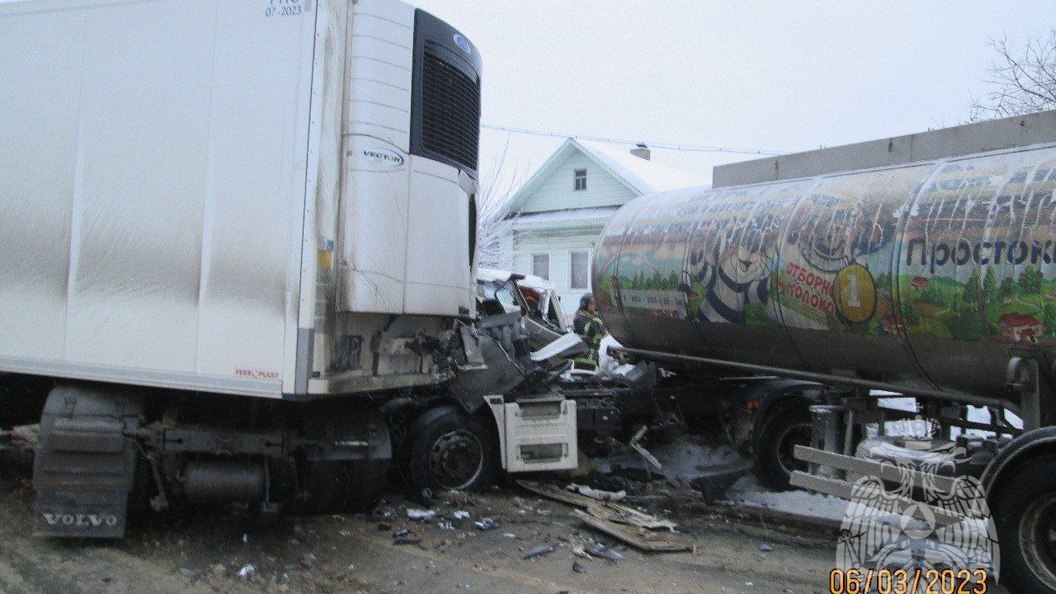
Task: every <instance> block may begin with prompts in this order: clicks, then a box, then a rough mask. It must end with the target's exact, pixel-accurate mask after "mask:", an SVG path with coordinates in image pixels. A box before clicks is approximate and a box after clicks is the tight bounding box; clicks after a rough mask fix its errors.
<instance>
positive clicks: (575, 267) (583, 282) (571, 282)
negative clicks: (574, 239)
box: [568, 252, 590, 289]
mask: <svg viewBox="0 0 1056 594" xmlns="http://www.w3.org/2000/svg"><path fill="white" fill-rule="evenodd" d="M589 260H590V258H589V255H588V254H587V252H569V253H568V288H569V289H586V288H587V283H588V282H589V278H590V262H589Z"/></svg>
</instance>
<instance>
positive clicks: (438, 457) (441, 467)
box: [429, 429, 484, 490]
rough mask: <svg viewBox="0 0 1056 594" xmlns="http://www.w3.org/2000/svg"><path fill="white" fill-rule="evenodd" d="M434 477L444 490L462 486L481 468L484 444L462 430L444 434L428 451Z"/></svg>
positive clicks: (482, 465) (473, 477) (476, 475)
mask: <svg viewBox="0 0 1056 594" xmlns="http://www.w3.org/2000/svg"><path fill="white" fill-rule="evenodd" d="M429 468H430V470H431V471H432V473H433V479H434V480H435V481H436V483H437V484H438V485H440V486H441V487H443V488H445V489H456V490H457V489H465V488H467V487H469V486H470V485H472V484H473V481H475V480H476V479H477V477H478V476H480V473H481V472H483V470H484V446H483V445H481V443H480V440H479V439H477V436H476V435H473V434H472V433H471V432H469V431H466V430H465V429H459V430H456V431H451V432H448V433H445V434H443V435H441V436H440V437H438V438H437V439H436V441H435V442H433V447H432V450H431V451H430V452H429Z"/></svg>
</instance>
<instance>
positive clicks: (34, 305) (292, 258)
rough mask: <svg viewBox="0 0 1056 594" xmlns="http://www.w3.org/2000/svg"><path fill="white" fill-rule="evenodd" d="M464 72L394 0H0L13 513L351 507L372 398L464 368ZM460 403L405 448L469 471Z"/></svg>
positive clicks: (453, 54)
mask: <svg viewBox="0 0 1056 594" xmlns="http://www.w3.org/2000/svg"><path fill="white" fill-rule="evenodd" d="M480 77H481V59H480V55H479V53H478V52H477V49H476V47H475V46H474V45H473V44H472V43H471V42H470V41H469V40H468V39H467V38H466V37H464V36H463V35H462V34H460V33H459V32H458V31H456V30H455V29H453V28H452V27H450V26H449V25H447V24H446V23H444V22H442V21H440V20H438V19H436V18H435V17H433V16H431V15H429V14H427V13H425V12H423V11H420V10H416V9H414V8H413V7H411V6H408V5H406V4H403V3H400V2H396V1H393V0H357V1H352V2H350V1H347V0H239V1H237V2H234V1H228V0H197V1H190V0H187V1H182V0H166V1H152V0H132V1H127V2H112V1H108V0H62V1H58V0H15V1H10V2H4V3H0V80H3V81H4V84H3V85H0V105H3V106H5V107H4V109H0V248H2V249H0V386H2V388H0V428H2V426H10V425H12V424H14V423H16V422H26V421H27V420H32V417H34V416H35V415H39V414H40V413H41V412H42V413H43V414H42V416H40V417H39V419H40V425H41V437H40V444H39V446H38V448H37V457H36V460H35V468H34V481H35V486H36V489H37V493H38V501H37V512H38V513H37V531H38V532H39V533H41V534H45V535H55V536H98V537H112V536H119V535H121V534H122V533H123V531H124V528H125V524H126V517H127V515H128V514H126V510H132V511H136V510H138V509H139V508H143V507H146V506H147V505H148V504H149V505H153V506H154V507H155V508H160V507H164V506H166V505H167V504H168V502H169V501H172V500H174V499H177V498H182V499H241V500H249V501H258V502H261V503H262V504H264V505H265V506H271V507H274V506H276V505H278V504H280V503H283V502H287V503H288V502H296V503H297V504H298V505H299V506H301V507H304V508H307V509H309V510H336V509H348V508H363V507H367V506H370V505H372V503H373V502H374V501H375V500H376V498H377V497H378V493H379V489H380V487H381V485H382V482H383V480H384V477H385V474H386V473H385V468H386V466H387V463H388V461H389V459H390V458H391V457H392V450H393V444H392V443H391V441H390V434H389V429H388V427H387V426H386V422H385V419H384V418H383V415H382V412H381V410H380V407H381V404H382V403H383V402H384V401H386V400H389V399H391V397H392V396H394V395H402V396H410V397H413V398H415V399H417V400H419V401H422V400H429V399H430V398H433V396H436V398H433V400H432V401H435V402H443V397H442V386H443V384H444V383H445V382H447V381H448V380H450V379H451V378H452V377H453V376H454V375H455V374H456V372H457V370H458V368H459V366H460V363H465V362H466V360H467V359H466V356H465V349H464V346H463V345H464V341H463V338H469V337H470V335H471V334H472V332H471V331H470V330H468V329H467V328H468V327H467V326H465V322H466V321H467V320H469V319H470V318H471V317H472V316H473V315H474V311H475V300H474V299H475V297H474V288H473V262H472V259H473V253H474V246H473V240H474V237H475V231H474V230H475V223H476V221H475V210H476V209H475V205H474V194H475V190H476V181H475V180H476V177H477V150H478V135H479V120H480V80H481V79H480ZM424 408H427V407H422V406H418V407H416V408H415V410H416V411H417V412H421V411H422V410H423V409H424ZM471 408H472V407H468V408H467V409H466V410H460V409H457V408H453V407H445V408H441V409H439V410H440V411H441V412H439V413H437V412H433V415H432V416H433V417H439V418H440V420H441V421H443V422H446V423H449V424H451V425H452V426H453V427H455V430H452V431H448V432H446V433H445V432H440V435H441V436H444V435H448V434H449V433H454V434H456V435H455V437H450V436H449V437H446V438H445V439H440V437H439V436H438V437H437V440H436V442H435V443H433V442H431V443H430V444H426V445H425V446H422V445H421V444H418V445H419V449H421V448H423V447H424V448H425V452H426V453H425V454H423V455H425V456H430V455H432V456H441V457H443V456H448V457H449V458H451V459H453V460H454V459H458V460H461V461H462V463H463V466H465V465H466V464H470V465H472V464H473V463H476V464H477V467H472V468H469V469H468V470H466V469H463V473H469V478H470V479H472V478H475V477H478V476H479V474H480V470H481V468H482V467H481V465H482V464H484V463H486V462H489V461H492V460H494V459H496V458H495V456H492V457H491V458H489V457H488V456H486V455H485V454H486V453H487V451H490V449H497V444H495V443H494V439H495V438H494V437H493V435H492V434H493V433H494V425H493V423H494V422H495V421H494V418H493V417H491V416H490V415H491V413H490V411H488V407H482V408H481V409H480V410H481V411H482V413H481V414H484V415H488V416H483V417H473V416H471V415H470V414H469V413H468V412H467V410H469V409H471ZM434 410H437V409H434ZM467 419H469V420H468V421H467ZM482 420H483V421H486V422H482ZM434 421H435V419H434ZM423 422H424V421H423ZM489 422H490V423H492V424H491V425H490V426H489V425H488V423H489ZM467 423H468V424H469V425H471V430H468V431H467V430H465V429H464V427H465V425H466V424H467ZM482 427H483V429H482ZM433 429H434V430H433V433H436V432H437V431H436V430H435V428H433ZM419 432H421V431H420V428H419ZM467 433H468V434H469V436H470V437H472V438H474V439H476V442H475V443H473V442H472V440H469V443H468V444H467V439H466V438H465V435H466V434H467ZM482 434H483V435H482ZM459 436H462V439H461V441H460V440H459V439H457V437H459ZM474 447H475V448H476V450H473V448H474ZM467 450H468V452H469V453H468V454H467ZM459 456H461V458H459ZM474 456H475V457H474ZM465 459H468V460H469V462H468V463H467V462H465ZM461 478H462V479H465V478H466V476H462V477H461ZM458 479H459V477H457V476H456V477H454V478H453V479H451V480H452V481H454V483H455V484H456V485H457V484H461V483H458Z"/></svg>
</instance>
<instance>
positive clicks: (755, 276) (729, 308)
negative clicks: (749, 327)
mask: <svg viewBox="0 0 1056 594" xmlns="http://www.w3.org/2000/svg"><path fill="white" fill-rule="evenodd" d="M727 243H728V242H727V241H726V238H725V237H722V238H721V239H720V241H718V242H716V245H715V249H714V250H713V252H712V254H711V255H710V257H708V256H705V255H704V251H703V250H700V251H698V252H696V253H694V254H692V255H691V256H690V262H689V264H690V270H689V271H687V272H688V274H685V275H683V281H682V284H681V286H680V287H679V290H680V291H682V293H684V294H685V295H686V301H687V303H688V304H689V310H690V313H691V315H692V314H694V313H695V314H696V317H697V319H699V320H702V321H708V322H720V323H728V324H744V323H745V317H744V312H745V306H746V305H747V304H749V303H766V302H767V298H768V296H769V292H770V288H769V287H770V283H769V278H770V270H769V268H768V266H767V263H768V261H769V258H767V257H766V254H765V253H764V252H763V251H762V250H761V249H752V247H750V246H747V245H743V244H740V245H737V246H736V247H734V248H732V249H728V248H727ZM697 266H699V268H698V269H696V271H693V268H694V267H697ZM687 281H688V282H687Z"/></svg>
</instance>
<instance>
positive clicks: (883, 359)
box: [593, 145, 1056, 396]
mask: <svg viewBox="0 0 1056 594" xmlns="http://www.w3.org/2000/svg"><path fill="white" fill-rule="evenodd" d="M1054 189H1056V145H1036V146H1032V147H1026V148H1022V149H1018V150H1009V151H1002V152H993V153H986V154H979V155H971V156H967V157H960V158H951V159H945V160H941V161H929V162H922V163H915V164H910V165H904V166H897V167H889V168H880V169H870V170H863V171H853V172H848V173H842V174H833V175H824V176H819V177H814V178H805V179H800V180H791V181H783V182H774V183H764V184H755V185H747V186H737V187H729V188H722V189H714V190H712V189H708V188H698V189H686V190H677V191H673V192H665V193H660V194H654V195H649V196H643V197H641V198H638V199H636V200H634V201H632V202H630V203H629V204H627V205H626V206H624V207H623V208H621V209H620V211H619V212H618V213H617V214H616V216H615V218H614V219H613V220H612V221H611V222H610V223H609V225H608V226H607V227H606V228H605V230H604V232H603V233H602V236H601V239H600V241H599V243H598V247H597V249H596V251H595V260H594V276H593V283H594V293H595V294H596V295H597V299H598V304H599V308H600V312H601V315H602V317H603V318H604V320H605V322H606V324H607V325H608V328H609V330H610V331H611V332H612V334H613V336H614V337H615V338H616V339H617V340H619V341H620V342H621V343H622V344H623V345H624V346H628V347H632V348H638V349H647V350H658V351H664V352H667V353H680V354H688V355H695V356H700V357H709V358H721V359H726V360H733V361H738V362H743V363H755V364H762V365H772V366H780V367H784V368H790V369H796V370H805V371H814V372H820V373H828V374H833V373H835V374H841V375H842V374H854V375H856V376H858V377H861V378H866V379H870V380H874V381H884V382H892V383H899V384H903V385H905V384H915V385H917V386H919V387H921V388H929V389H949V388H952V389H957V390H961V391H964V392H968V393H973V394H980V395H988V396H996V395H998V394H1000V393H1002V392H1004V391H1005V382H1006V380H1005V369H1006V365H1007V363H1008V359H1009V357H1010V356H1012V355H1014V354H1022V353H1024V352H1028V353H1029V352H1035V353H1036V352H1039V351H1040V352H1042V354H1044V355H1045V357H1047V358H1048V360H1049V361H1051V360H1052V357H1053V355H1054V354H1056V198H1054V196H1053V191H1054Z"/></svg>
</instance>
